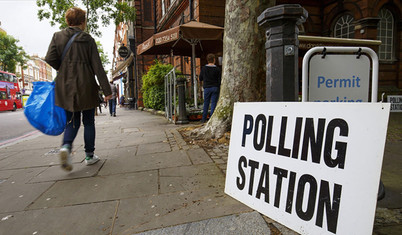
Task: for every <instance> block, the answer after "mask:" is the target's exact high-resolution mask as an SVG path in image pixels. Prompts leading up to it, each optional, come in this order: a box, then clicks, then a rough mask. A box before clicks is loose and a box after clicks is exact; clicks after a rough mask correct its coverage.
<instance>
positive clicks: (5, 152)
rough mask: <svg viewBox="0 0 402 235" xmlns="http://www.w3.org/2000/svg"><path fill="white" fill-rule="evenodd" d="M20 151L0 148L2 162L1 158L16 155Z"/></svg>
mask: <svg viewBox="0 0 402 235" xmlns="http://www.w3.org/2000/svg"><path fill="white" fill-rule="evenodd" d="M19 152H20V151H5V149H0V163H1V160H4V159H6V158H8V157H11V156H14V155H16V154H18V153H19Z"/></svg>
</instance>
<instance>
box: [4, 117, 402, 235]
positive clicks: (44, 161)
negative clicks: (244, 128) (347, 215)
mask: <svg viewBox="0 0 402 235" xmlns="http://www.w3.org/2000/svg"><path fill="white" fill-rule="evenodd" d="M96 127H97V129H96V131H97V133H96V135H97V138H96V151H95V153H96V154H97V155H99V156H100V158H101V159H102V160H101V161H100V162H98V163H97V164H95V165H92V166H85V164H84V163H83V160H84V149H83V132H82V131H83V128H81V129H80V132H79V133H78V136H77V139H76V141H75V145H74V146H73V162H74V164H73V165H74V169H73V171H72V172H70V173H69V172H65V171H63V170H62V169H61V168H60V165H59V158H58V149H59V146H60V143H61V136H58V137H50V136H45V135H38V136H36V137H35V136H34V137H30V138H28V139H25V140H24V141H20V142H18V143H15V144H12V145H9V146H6V147H2V148H0V195H1V197H0V218H1V220H0V234H13V235H14V234H34V235H35V234H38V235H39V234H86V235H87V234H96V235H97V234H137V233H140V234H146V235H150V234H295V233H294V232H292V231H290V230H288V229H287V228H286V227H284V226H282V225H280V224H278V223H276V222H274V221H272V220H270V219H268V218H266V217H263V216H261V215H260V214H259V213H257V212H255V211H253V210H251V209H250V208H248V207H247V206H244V205H243V204H241V203H239V202H238V201H236V200H234V199H232V198H231V197H229V196H227V195H225V194H224V192H223V189H224V179H225V175H224V172H225V171H224V166H225V165H226V161H227V152H225V149H224V150H222V149H218V148H212V149H207V152H206V151H205V150H204V149H203V148H201V147H199V146H198V145H192V144H187V143H186V142H185V141H184V140H183V138H182V136H181V135H180V133H179V132H178V131H177V128H179V127H181V126H175V125H173V124H170V123H168V122H167V120H166V119H165V118H164V117H161V116H157V115H152V114H150V113H148V112H142V111H134V110H125V109H118V110H117V117H110V116H109V115H105V114H100V115H99V116H97V117H96ZM388 146H389V145H388ZM396 146H397V147H398V146H399V145H398V144H396ZM397 147H394V148H390V149H389V150H388V152H390V153H394V155H392V156H394V157H390V158H392V159H394V160H395V159H396V160H395V161H399V162H400V160H399V159H400V158H399V157H400V155H401V153H400V152H398V151H399V150H395V148H397ZM226 150H227V149H226ZM395 151H396V152H395ZM386 153H387V151H386ZM389 156H391V155H389ZM387 159H388V158H387ZM387 165H390V167H391V166H392V167H394V168H395V169H396V167H397V165H395V164H385V163H384V166H387ZM399 166H400V165H399ZM396 171H397V172H396V173H390V174H399V175H400V168H399V171H398V170H396ZM387 172H388V171H387ZM390 177H391V178H392V177H394V175H390ZM400 179H401V178H399V180H400ZM399 182H400V181H399ZM384 183H387V182H384ZM395 184H396V185H398V184H399V186H396V188H395V192H396V198H397V199H398V194H399V201H398V200H397V201H398V202H400V192H402V191H398V190H400V188H401V184H400V183H398V182H396V183H395ZM398 187H399V188H398ZM392 195H393V194H392ZM394 196H395V195H394ZM386 199H387V198H386ZM384 200H385V199H384ZM387 200H388V199H387ZM385 202H386V201H385ZM394 202H395V201H394V200H393V199H392V200H390V202H389V203H391V204H392V203H393V205H394V206H390V205H384V208H382V209H384V210H385V214H387V213H388V211H386V210H387V209H385V208H393V209H395V208H399V209H400V208H401V207H400V204H395V203H394ZM384 224H386V223H383V224H379V225H378V227H377V228H378V229H380V230H381V229H389V228H391V227H392V226H393V225H394V224H395V223H394V224H391V225H392V226H388V224H386V225H387V226H382V225H384ZM396 225H397V226H399V228H400V222H398V223H397V224H396ZM395 228H397V227H395V226H394V227H392V228H391V231H392V230H395ZM381 231H383V230H381ZM384 231H386V230H384ZM378 234H382V233H378ZM387 234H392V233H387ZM394 234H397V233H394Z"/></svg>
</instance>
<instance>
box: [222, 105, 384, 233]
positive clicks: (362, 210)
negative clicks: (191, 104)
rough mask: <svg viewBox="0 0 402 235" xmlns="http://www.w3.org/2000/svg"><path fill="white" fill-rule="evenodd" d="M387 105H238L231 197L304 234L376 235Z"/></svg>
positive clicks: (228, 186)
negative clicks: (375, 219) (375, 225)
mask: <svg viewBox="0 0 402 235" xmlns="http://www.w3.org/2000/svg"><path fill="white" fill-rule="evenodd" d="M389 110H390V104H387V103H321V102H317V103H316V102H305V103H296V102H269V103H266V102H260V103H236V104H235V107H234V114H233V120H232V132H231V138H230V147H229V158H228V164H227V174H226V183H225V193H227V194H228V195H230V196H232V197H233V198H235V199H237V200H239V201H240V202H242V203H244V204H246V205H247V206H249V207H251V208H253V209H255V210H257V211H259V212H261V213H262V214H264V215H266V216H268V217H270V218H272V219H274V220H276V221H278V222H279V223H282V224H283V225H285V226H287V227H289V228H291V229H292V230H294V231H296V232H298V233H300V234H371V233H372V229H373V224H374V216H375V209H376V202H377V192H378V185H379V179H380V174H381V166H382V159H383V152H384V145H385V137H386V130H387V125H388V117H389Z"/></svg>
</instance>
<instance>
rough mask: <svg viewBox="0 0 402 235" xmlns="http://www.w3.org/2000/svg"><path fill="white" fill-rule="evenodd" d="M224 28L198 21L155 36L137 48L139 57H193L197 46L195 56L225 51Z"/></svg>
mask: <svg viewBox="0 0 402 235" xmlns="http://www.w3.org/2000/svg"><path fill="white" fill-rule="evenodd" d="M222 38H223V28H222V27H219V26H215V25H210V24H206V23H202V22H197V21H190V22H188V23H186V24H182V25H179V26H176V27H174V28H171V29H168V30H165V31H162V32H160V33H157V34H154V35H153V36H152V37H150V38H149V39H147V40H146V41H144V42H143V43H142V44H140V45H138V47H137V54H138V55H170V54H171V53H172V52H173V54H174V55H182V56H192V46H191V44H195V45H196V47H195V56H196V57H200V56H202V55H206V54H207V53H218V52H222V50H223V41H222Z"/></svg>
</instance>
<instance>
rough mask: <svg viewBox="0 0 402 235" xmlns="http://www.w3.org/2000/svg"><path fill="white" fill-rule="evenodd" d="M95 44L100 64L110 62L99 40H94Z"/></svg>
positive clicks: (104, 64)
mask: <svg viewBox="0 0 402 235" xmlns="http://www.w3.org/2000/svg"><path fill="white" fill-rule="evenodd" d="M96 46H97V47H98V52H99V56H100V59H101V62H102V65H103V67H106V65H108V64H110V61H109V60H108V58H107V54H106V53H105V51H104V50H103V46H102V44H101V43H100V42H99V41H96ZM107 72H108V71H106V73H107Z"/></svg>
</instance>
